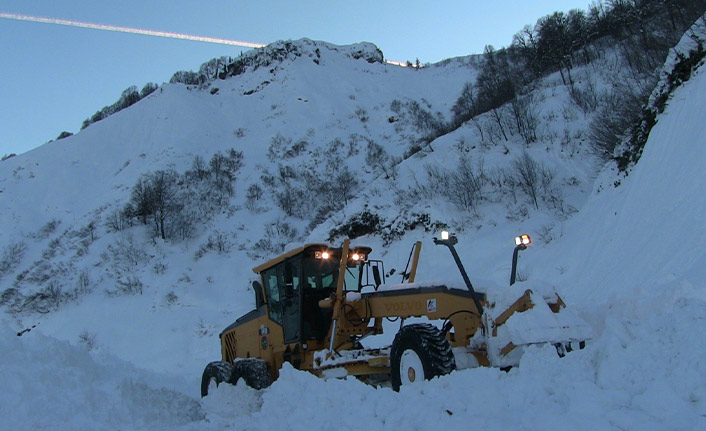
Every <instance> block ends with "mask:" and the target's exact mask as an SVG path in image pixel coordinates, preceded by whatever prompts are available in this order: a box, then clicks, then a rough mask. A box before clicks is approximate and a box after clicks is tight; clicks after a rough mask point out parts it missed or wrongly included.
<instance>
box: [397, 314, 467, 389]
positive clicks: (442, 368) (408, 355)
mask: <svg viewBox="0 0 706 431" xmlns="http://www.w3.org/2000/svg"><path fill="white" fill-rule="evenodd" d="M390 366H391V373H392V376H391V377H392V389H394V390H395V391H399V390H400V386H402V385H409V384H413V383H417V382H420V381H422V380H430V379H432V378H434V377H437V376H443V375H444V374H448V373H450V372H451V371H453V370H455V369H456V361H455V359H454V355H453V352H452V351H451V345H450V344H449V342H448V340H447V339H446V337H445V336H444V334H443V333H442V332H441V331H440V330H439V329H437V328H436V327H435V326H432V325H429V324H426V323H421V324H414V325H408V326H404V327H403V328H402V329H400V332H398V333H397V335H396V336H395V341H394V342H393V343H392V350H391V352H390Z"/></svg>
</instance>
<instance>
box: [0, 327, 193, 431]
mask: <svg viewBox="0 0 706 431" xmlns="http://www.w3.org/2000/svg"><path fill="white" fill-rule="evenodd" d="M15 332H16V331H13V330H12V329H11V328H10V326H9V325H8V324H7V323H6V322H4V321H2V322H0V352H2V355H1V356H0V382H2V383H1V387H2V389H1V390H0V429H3V430H16V431H20V430H37V429H49V430H55V429H66V430H71V429H85V430H88V429H90V430H103V429H105V430H114V429H125V428H126V427H127V428H133V429H134V428H141V427H148V428H151V429H154V428H155V427H165V428H168V427H171V426H178V425H183V424H187V423H190V422H193V421H197V420H201V419H203V418H204V412H203V410H202V408H201V406H200V405H199V402H198V401H197V400H195V399H193V398H190V397H188V396H186V395H184V394H182V393H180V392H178V391H176V390H174V389H170V387H172V386H173V385H174V382H173V381H170V379H169V378H168V377H167V376H159V375H155V374H150V373H147V372H144V371H141V370H138V369H136V368H135V367H134V366H132V365H130V364H128V363H126V362H122V361H120V360H118V359H116V358H114V357H112V356H110V355H108V354H102V353H101V352H100V351H96V352H89V351H88V348H87V347H86V346H84V345H79V346H75V345H71V344H69V343H67V342H63V341H58V340H56V339H54V338H51V337H46V336H44V335H42V334H41V333H39V332H38V331H32V332H29V333H26V334H24V335H23V336H22V337H18V336H17V335H15Z"/></svg>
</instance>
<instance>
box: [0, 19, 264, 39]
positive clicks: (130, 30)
mask: <svg viewBox="0 0 706 431" xmlns="http://www.w3.org/2000/svg"><path fill="white" fill-rule="evenodd" d="M0 18H7V19H14V20H18V21H31V22H41V23H45V24H59V25H67V26H71V27H81V28H92V29H95V30H107V31H118V32H122V33H132V34H144V35H147V36H159V37H168V38H172V39H184V40H193V41H197V42H208V43H219V44H222V45H235V46H242V47H245V48H262V47H263V46H265V44H263V43H254V42H244V41H242V40H232V39H220V38H216V37H208V36H196V35H193V34H184V33H173V32H169V31H156V30H145V29H141V28H134V27H121V26H116V25H105V24H93V23H90V22H82V21H71V20H68V19H57V18H44V17H41V16H32V15H18V14H14V13H5V12H0Z"/></svg>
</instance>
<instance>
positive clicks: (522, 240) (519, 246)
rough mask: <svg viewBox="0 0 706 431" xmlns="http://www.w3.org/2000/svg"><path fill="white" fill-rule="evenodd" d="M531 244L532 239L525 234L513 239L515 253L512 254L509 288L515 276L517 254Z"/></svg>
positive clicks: (513, 282)
mask: <svg viewBox="0 0 706 431" xmlns="http://www.w3.org/2000/svg"><path fill="white" fill-rule="evenodd" d="M530 244H532V239H531V238H530V236H529V235H527V234H522V235H520V236H516V237H515V251H513V252H512V269H511V270H510V286H512V285H513V284H515V275H516V274H517V253H518V252H519V251H520V250H524V249H526V248H527V246H528V245H530Z"/></svg>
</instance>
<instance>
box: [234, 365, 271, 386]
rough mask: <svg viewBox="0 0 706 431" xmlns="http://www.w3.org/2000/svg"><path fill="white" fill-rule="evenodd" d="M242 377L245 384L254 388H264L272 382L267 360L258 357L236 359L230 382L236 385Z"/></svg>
mask: <svg viewBox="0 0 706 431" xmlns="http://www.w3.org/2000/svg"><path fill="white" fill-rule="evenodd" d="M240 379H243V381H244V382H245V384H246V385H248V386H250V387H251V388H253V389H264V388H266V387H268V386H270V385H271V384H272V376H271V375H270V372H269V371H268V370H267V362H265V361H263V360H262V359H256V358H250V359H238V360H236V361H235V364H233V373H232V374H231V378H230V382H229V383H231V384H233V385H234V384H236V383H238V380H240Z"/></svg>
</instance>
